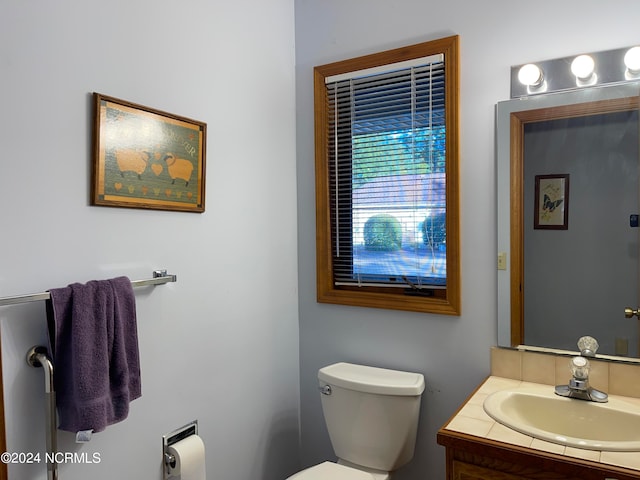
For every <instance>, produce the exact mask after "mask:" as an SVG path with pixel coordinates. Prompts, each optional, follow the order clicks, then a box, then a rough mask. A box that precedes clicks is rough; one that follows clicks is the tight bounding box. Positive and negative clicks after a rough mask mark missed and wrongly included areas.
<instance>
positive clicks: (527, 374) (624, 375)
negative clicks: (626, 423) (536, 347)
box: [491, 347, 640, 398]
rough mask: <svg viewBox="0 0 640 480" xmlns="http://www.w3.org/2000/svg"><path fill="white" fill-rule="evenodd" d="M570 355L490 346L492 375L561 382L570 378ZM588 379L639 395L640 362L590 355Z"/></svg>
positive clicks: (597, 385) (606, 387)
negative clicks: (591, 356)
mask: <svg viewBox="0 0 640 480" xmlns="http://www.w3.org/2000/svg"><path fill="white" fill-rule="evenodd" d="M570 358H571V357H570V356H567V355H561V354H556V353H553V352H531V351H524V350H518V349H510V348H501V347H492V348H491V375H494V376H497V377H503V378H511V379H513V380H522V381H525V382H534V383H543V384H547V385H564V384H567V383H568V382H569V379H570V378H571V371H570V370H569V360H570ZM589 362H590V363H591V372H590V374H589V383H590V384H591V386H593V387H594V388H597V389H598V390H602V391H604V392H607V393H609V394H611V395H622V396H625V397H635V398H640V363H637V364H636V363H621V362H616V361H608V360H603V359H598V358H595V359H592V358H590V359H589Z"/></svg>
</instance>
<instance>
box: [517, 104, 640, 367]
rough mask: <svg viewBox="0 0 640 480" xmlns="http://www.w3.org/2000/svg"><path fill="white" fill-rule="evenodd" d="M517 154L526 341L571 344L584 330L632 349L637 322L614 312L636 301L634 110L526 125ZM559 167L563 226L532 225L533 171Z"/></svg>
mask: <svg viewBox="0 0 640 480" xmlns="http://www.w3.org/2000/svg"><path fill="white" fill-rule="evenodd" d="M524 158H525V161H524V178H525V182H524V205H525V209H524V247H525V248H524V264H525V277H524V286H525V289H524V318H525V332H524V333H525V336H524V338H525V342H524V343H525V344H527V345H540V346H545V347H555V348H561V349H565V350H575V349H576V341H577V340H578V338H580V337H581V336H583V335H591V336H593V337H595V338H596V339H597V340H598V343H599V345H600V348H599V350H598V352H599V353H605V354H609V355H615V354H617V353H619V352H616V351H615V340H616V338H620V339H624V340H626V342H627V344H628V350H629V352H628V353H629V355H630V356H632V357H637V356H638V333H639V332H638V325H637V322H636V321H634V320H629V319H626V318H624V315H622V310H623V308H624V307H625V306H629V305H635V304H636V303H637V301H638V229H637V228H632V227H630V226H629V215H630V214H635V213H636V212H637V211H638V116H637V112H622V113H617V114H610V115H599V116H594V117H590V118H589V117H588V118H576V119H569V120H556V121H553V122H541V123H536V124H535V125H529V126H527V127H525V141H524ZM558 173H560V174H562V173H567V174H569V175H570V178H569V199H568V200H569V202H568V213H569V215H568V227H569V228H568V229H567V230H541V229H534V228H533V223H534V222H533V219H534V215H533V214H534V208H533V206H534V203H535V200H534V198H535V176H536V175H549V174H558ZM559 265H560V266H561V267H560V268H558V266H559ZM588 299H591V301H589V300H588Z"/></svg>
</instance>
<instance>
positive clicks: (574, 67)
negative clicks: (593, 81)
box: [571, 55, 595, 80]
mask: <svg viewBox="0 0 640 480" xmlns="http://www.w3.org/2000/svg"><path fill="white" fill-rule="evenodd" d="M594 69H595V62H594V61H593V58H591V57H590V56H589V55H579V56H577V57H576V58H574V59H573V62H571V73H573V74H574V75H575V76H576V78H578V79H579V80H588V79H589V77H591V75H593V70H594Z"/></svg>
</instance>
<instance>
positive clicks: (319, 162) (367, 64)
mask: <svg viewBox="0 0 640 480" xmlns="http://www.w3.org/2000/svg"><path fill="white" fill-rule="evenodd" d="M436 54H443V55H444V58H445V86H446V87H445V88H446V92H445V95H446V97H445V115H446V119H445V125H446V131H447V136H446V147H445V148H446V209H447V213H446V232H447V252H446V260H447V285H446V287H445V288H442V289H433V290H432V291H431V292H430V293H432V296H424V295H410V294H407V292H406V291H405V290H404V289H397V288H385V287H368V286H363V287H357V286H344V285H340V286H338V285H335V284H334V280H333V260H332V244H331V242H332V239H331V219H330V208H329V206H330V193H329V192H330V190H329V164H328V163H329V162H328V160H329V155H328V150H329V149H328V145H329V132H328V128H327V126H328V121H329V115H328V112H327V106H328V97H327V88H326V86H325V78H327V77H330V76H333V75H339V74H344V73H348V72H353V71H358V70H364V69H368V68H374V67H380V66H384V65H389V64H393V63H397V62H403V61H409V60H413V59H416V58H421V57H427V56H430V55H436ZM458 99H459V37H458V36H457V35H454V36H451V37H447V38H442V39H438V40H433V41H429V42H424V43H420V44H416V45H411V46H407V47H402V48H397V49H393V50H387V51H384V52H379V53H374V54H371V55H366V56H362V57H358V58H353V59H349V60H343V61H339V62H335V63H331V64H326V65H322V66H317V67H315V68H314V111H315V132H314V133H315V176H316V277H317V278H316V281H317V301H318V302H320V303H332V304H341V305H351V306H361V307H372V308H384V309H393V310H405V311H415V312H425V313H436V314H446V315H460V313H461V308H460V307H461V294H460V286H461V285H460V284H461V278H460V213H459V212H460V200H459V133H458V132H459V100H458Z"/></svg>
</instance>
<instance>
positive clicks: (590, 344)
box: [555, 337, 609, 403]
mask: <svg viewBox="0 0 640 480" xmlns="http://www.w3.org/2000/svg"><path fill="white" fill-rule="evenodd" d="M578 348H579V349H580V355H579V356H576V357H573V358H572V359H571V361H570V362H569V368H570V369H571V375H572V377H571V379H570V380H569V384H568V385H557V386H556V388H555V393H556V394H557V395H560V396H562V397H569V398H577V399H579V400H588V401H590V402H598V403H605V402H607V401H608V399H609V396H608V395H607V394H606V393H604V392H601V391H600V390H596V389H595V388H593V387H591V386H589V369H590V365H589V360H587V358H586V357H595V356H596V350H598V342H597V341H596V339H595V338H592V337H581V338H580V340H578Z"/></svg>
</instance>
